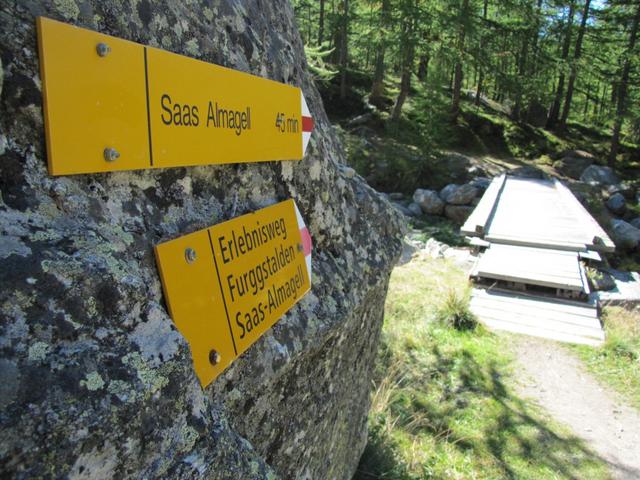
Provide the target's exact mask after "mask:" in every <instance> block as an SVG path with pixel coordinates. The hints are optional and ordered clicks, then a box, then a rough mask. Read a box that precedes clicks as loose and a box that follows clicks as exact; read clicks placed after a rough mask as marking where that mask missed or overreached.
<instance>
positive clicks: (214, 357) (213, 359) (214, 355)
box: [209, 350, 222, 365]
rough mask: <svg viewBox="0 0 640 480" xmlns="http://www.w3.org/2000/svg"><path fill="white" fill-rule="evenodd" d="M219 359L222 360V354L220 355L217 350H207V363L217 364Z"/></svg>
mask: <svg viewBox="0 0 640 480" xmlns="http://www.w3.org/2000/svg"><path fill="white" fill-rule="evenodd" d="M220 360H222V355H220V352H218V351H217V350H211V351H210V352H209V363H211V365H217V364H219V363H220Z"/></svg>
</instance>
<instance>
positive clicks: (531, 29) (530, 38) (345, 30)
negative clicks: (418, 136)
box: [293, 0, 640, 166]
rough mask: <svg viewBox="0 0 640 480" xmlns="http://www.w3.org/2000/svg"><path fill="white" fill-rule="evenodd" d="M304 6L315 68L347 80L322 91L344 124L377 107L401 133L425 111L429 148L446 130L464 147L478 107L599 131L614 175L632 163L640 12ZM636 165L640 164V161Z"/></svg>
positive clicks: (406, 1) (586, 2) (440, 2)
mask: <svg viewBox="0 0 640 480" xmlns="http://www.w3.org/2000/svg"><path fill="white" fill-rule="evenodd" d="M293 5H294V9H295V12H296V16H297V19H298V24H299V28H300V31H301V34H302V38H303V40H304V42H305V44H306V45H307V47H309V48H311V49H310V50H309V53H310V54H309V62H310V64H311V67H312V69H314V71H315V70H320V71H335V72H337V73H336V74H335V76H334V77H333V79H334V82H333V83H332V86H329V87H328V88H324V91H323V92H322V94H323V98H324V100H325V104H328V105H329V111H330V113H331V112H333V113H334V119H335V116H339V117H340V116H341V117H342V118H348V117H349V116H355V115H359V114H361V113H364V112H365V111H366V109H365V108H363V107H364V103H365V102H368V103H370V104H371V105H374V106H375V107H376V110H377V111H379V112H384V113H385V115H386V118H385V122H386V123H387V124H388V125H389V126H392V124H394V123H398V122H400V123H401V128H400V130H401V131H404V130H405V127H406V125H404V124H402V121H403V120H404V121H405V122H406V121H407V120H410V121H411V120H412V119H411V112H410V111H411V110H412V109H413V111H420V112H421V113H420V115H419V116H418V117H419V119H424V120H426V122H423V123H422V124H421V123H420V122H419V121H418V122H417V123H416V122H411V126H413V127H416V128H418V129H420V130H422V137H423V138H426V139H430V140H437V139H438V137H439V136H440V135H439V132H438V130H448V135H447V136H448V137H450V136H451V135H452V134H453V135H454V137H455V133H456V128H457V124H458V120H459V117H460V115H461V113H463V110H464V108H463V106H462V103H463V102H462V101H463V100H464V99H465V97H466V98H467V99H468V100H470V101H472V102H474V104H475V105H476V106H480V105H485V106H490V108H492V109H494V110H499V111H501V112H502V113H503V114H506V115H508V116H509V117H510V118H511V119H512V120H514V121H515V122H516V123H518V124H520V125H524V124H530V125H535V126H538V127H544V128H545V129H547V131H552V132H554V133H555V134H556V135H557V136H559V137H561V138H564V137H570V136H572V135H574V134H575V132H571V131H570V126H571V125H573V126H574V127H579V126H581V125H588V126H589V127H588V128H594V127H595V128H596V129H598V130H600V131H601V132H603V133H604V134H605V138H604V139H603V141H604V140H606V143H607V145H606V152H605V153H606V155H605V156H606V157H607V158H608V161H609V163H610V164H611V165H612V166H614V165H615V164H616V162H623V163H624V162H625V161H627V160H628V156H629V155H630V152H629V150H628V149H627V147H626V146H625V144H624V142H625V141H626V142H630V143H640V107H639V105H640V102H638V99H640V88H638V85H640V82H638V64H639V58H640V55H639V54H638V52H639V50H640V41H638V37H639V35H638V30H639V29H640V26H639V25H640V4H638V3H637V2H630V1H627V0H604V1H597V2H596V1H592V0H518V1H510V2H500V1H496V0H453V1H451V0H446V1H445V0H332V1H331V2H327V1H326V0H294V1H293ZM320 52H325V53H324V54H322V55H320ZM329 65H332V67H331V68H329V67H328V66H329ZM320 77H321V78H322V79H323V80H325V82H324V83H325V87H327V84H328V83H331V82H328V81H327V80H328V79H329V78H331V77H332V75H324V76H320ZM419 87H426V88H423V89H422V90H421V89H420V88H419ZM421 92H422V93H421ZM424 92H429V94H428V95H425V94H424ZM442 96H444V98H446V101H445V102H442V101H441V100H440V99H441V97H442ZM430 97H433V98H430ZM434 99H435V101H434ZM425 100H426V102H425ZM412 103H413V105H411V104H412ZM442 114H444V117H442ZM435 118H437V119H438V120H441V119H444V122H440V121H438V122H434V121H433V119H435ZM520 130H523V131H520ZM530 133H532V132H528V131H527V128H526V127H523V128H521V129H509V131H507V132H506V136H507V137H508V138H509V137H515V138H514V141H515V142H516V143H522V141H523V138H517V137H521V136H522V135H525V136H527V137H528V135H529V134H530ZM533 133H535V132H533ZM543 136H544V135H543ZM535 143H537V140H536V141H535ZM531 147H532V148H533V149H535V147H537V145H531ZM523 153H524V154H526V153H527V152H523ZM633 155H635V160H634V161H635V162H636V163H637V162H638V156H637V151H636V153H634V154H633ZM603 159H604V158H603Z"/></svg>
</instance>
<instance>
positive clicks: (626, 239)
mask: <svg viewBox="0 0 640 480" xmlns="http://www.w3.org/2000/svg"><path fill="white" fill-rule="evenodd" d="M611 233H612V234H613V241H614V242H615V244H616V246H617V247H619V248H622V249H624V250H633V249H635V248H637V247H638V244H639V243H640V229H637V228H636V227H634V226H633V225H631V224H629V223H627V222H625V221H624V220H618V219H613V220H612V221H611Z"/></svg>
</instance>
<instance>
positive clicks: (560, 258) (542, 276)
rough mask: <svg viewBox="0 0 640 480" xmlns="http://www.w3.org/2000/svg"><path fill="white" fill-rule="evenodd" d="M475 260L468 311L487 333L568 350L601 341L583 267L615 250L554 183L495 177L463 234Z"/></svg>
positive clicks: (596, 309)
mask: <svg viewBox="0 0 640 480" xmlns="http://www.w3.org/2000/svg"><path fill="white" fill-rule="evenodd" d="M461 230H462V232H463V233H464V234H466V235H468V236H471V237H472V244H473V245H475V246H476V247H478V248H479V249H480V250H481V254H480V256H479V258H478V261H477V262H476V264H475V266H474V268H473V270H472V271H471V275H470V276H471V278H472V279H473V281H474V283H475V284H476V288H474V290H473V296H472V300H471V309H472V311H473V312H474V313H475V314H476V316H477V317H478V318H479V319H480V321H482V322H483V323H485V324H486V325H487V326H488V327H490V328H495V329H500V330H507V331H512V332H516V333H525V334H529V335H534V336H540V337H545V338H551V339H554V340H560V341H568V342H573V343H586V344H599V343H602V341H603V340H604V331H603V330H602V326H601V324H600V320H599V315H598V313H599V312H598V305H597V302H596V301H595V300H594V299H593V298H592V296H590V293H591V291H590V288H589V282H588V279H587V275H586V270H585V264H586V263H589V262H599V261H601V256H600V254H601V253H606V252H612V251H614V249H615V245H614V243H613V242H612V241H611V239H610V238H609V237H608V236H607V234H606V233H605V232H604V230H603V229H602V228H601V227H600V225H598V222H596V221H595V219H594V218H593V217H592V216H591V215H590V214H589V213H588V212H587V210H586V209H585V208H584V207H583V206H582V205H581V204H580V202H579V201H578V200H577V199H576V198H575V196H574V195H573V194H572V193H571V191H569V189H568V188H567V187H565V186H564V185H563V184H562V183H561V182H559V181H558V180H553V181H546V180H535V179H525V178H515V177H509V176H506V175H502V176H500V177H497V178H495V179H494V180H493V182H492V183H491V185H490V186H489V188H488V189H487V191H486V192H485V194H484V196H483V197H482V199H481V201H480V203H479V204H478V206H477V207H476V208H475V210H474V211H473V213H472V214H471V216H470V217H469V219H468V220H467V221H466V223H465V224H464V225H463V227H462V229H461Z"/></svg>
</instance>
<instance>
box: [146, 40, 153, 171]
mask: <svg viewBox="0 0 640 480" xmlns="http://www.w3.org/2000/svg"><path fill="white" fill-rule="evenodd" d="M144 86H145V89H146V92H147V131H148V132H149V161H150V162H151V166H152V167H153V147H152V145H151V109H150V108H149V67H148V65H147V47H144Z"/></svg>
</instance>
